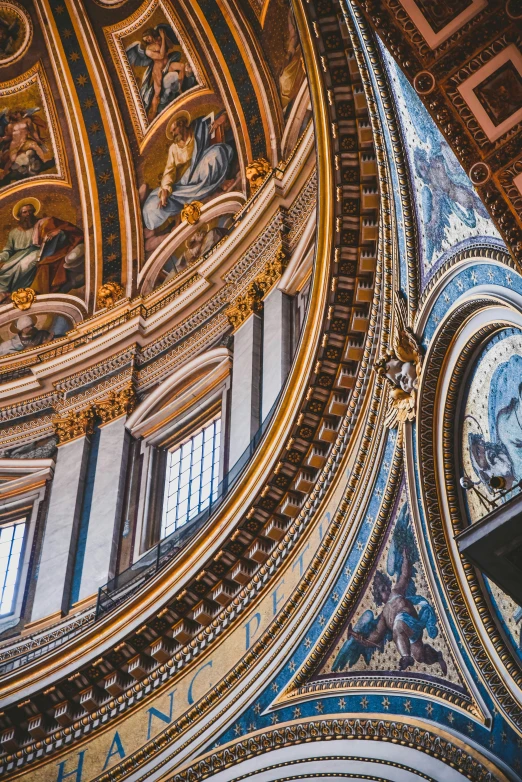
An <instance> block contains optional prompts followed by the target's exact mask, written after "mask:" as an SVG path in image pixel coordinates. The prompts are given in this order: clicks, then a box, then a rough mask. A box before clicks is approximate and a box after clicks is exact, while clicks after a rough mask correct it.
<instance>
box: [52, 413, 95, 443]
mask: <svg viewBox="0 0 522 782" xmlns="http://www.w3.org/2000/svg"><path fill="white" fill-rule="evenodd" d="M94 423H95V412H94V409H93V407H92V406H89V407H86V408H84V409H83V410H72V411H71V412H69V413H65V414H62V415H59V416H56V417H55V418H53V427H54V431H55V433H56V436H57V437H58V445H64V444H65V443H68V442H71V440H77V439H78V437H85V436H87V435H90V434H92V433H93V431H94Z"/></svg>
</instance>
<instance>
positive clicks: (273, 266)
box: [226, 247, 288, 331]
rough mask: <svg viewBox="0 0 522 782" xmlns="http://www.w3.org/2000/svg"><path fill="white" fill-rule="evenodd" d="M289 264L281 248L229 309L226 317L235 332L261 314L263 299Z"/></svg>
mask: <svg viewBox="0 0 522 782" xmlns="http://www.w3.org/2000/svg"><path fill="white" fill-rule="evenodd" d="M287 263H288V256H287V253H286V252H285V251H284V250H283V248H282V247H280V248H279V250H278V251H277V252H276V254H275V256H274V257H273V258H272V259H270V260H269V261H267V263H266V264H265V266H264V268H263V270H262V271H261V272H260V274H258V275H257V277H256V278H255V279H254V281H253V282H251V283H250V285H249V286H248V288H247V289H246V291H245V292H244V293H241V294H240V295H239V296H238V297H237V298H236V299H235V300H234V301H233V303H232V304H231V305H230V307H228V309H227V311H226V316H227V318H228V320H229V323H230V325H231V326H232V328H233V329H234V331H237V329H238V328H239V327H240V326H241V325H242V324H243V323H244V322H245V320H247V318H249V317H250V315H252V314H253V313H255V312H261V310H262V309H263V299H264V298H265V297H266V296H267V294H268V293H269V292H270V291H271V290H272V288H273V287H274V285H275V284H276V282H277V281H278V279H279V278H280V277H281V275H282V273H283V271H284V270H285V268H286V265H287Z"/></svg>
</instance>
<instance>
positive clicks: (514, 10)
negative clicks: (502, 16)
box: [506, 0, 522, 19]
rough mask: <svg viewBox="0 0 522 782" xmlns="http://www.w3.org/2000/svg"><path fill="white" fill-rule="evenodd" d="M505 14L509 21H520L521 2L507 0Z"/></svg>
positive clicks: (521, 12)
mask: <svg viewBox="0 0 522 782" xmlns="http://www.w3.org/2000/svg"><path fill="white" fill-rule="evenodd" d="M506 14H507V15H508V16H509V18H510V19H522V2H521V0H508V1H507V3H506Z"/></svg>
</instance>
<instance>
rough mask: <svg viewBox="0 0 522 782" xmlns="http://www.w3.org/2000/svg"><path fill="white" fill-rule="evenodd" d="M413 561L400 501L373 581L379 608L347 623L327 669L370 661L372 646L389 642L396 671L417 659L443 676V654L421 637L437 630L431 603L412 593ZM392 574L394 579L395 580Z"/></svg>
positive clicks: (412, 542)
mask: <svg viewBox="0 0 522 782" xmlns="http://www.w3.org/2000/svg"><path fill="white" fill-rule="evenodd" d="M418 561H419V555H418V552H417V546H416V543H415V538H414V535H413V531H412V529H411V525H410V516H409V512H408V504H407V503H406V502H405V503H404V505H403V506H402V509H401V512H400V514H399V517H398V520H397V524H396V526H395V530H394V532H393V537H392V541H391V545H390V548H389V551H388V558H387V563H386V570H387V571H388V572H387V573H384V572H383V571H382V570H377V572H376V573H375V576H374V579H373V585H372V586H373V598H374V600H375V604H376V605H377V606H379V607H380V606H383V609H382V611H381V613H380V614H378V615H377V616H374V614H373V611H372V610H371V609H368V610H367V611H365V612H364V613H363V614H362V616H361V617H360V619H358V621H357V622H356V623H355V625H354V626H353V627H352V625H351V624H350V625H349V627H348V638H347V640H346V641H345V643H344V644H343V646H342V647H341V650H340V651H339V654H338V655H337V657H336V659H335V661H334V664H333V666H332V671H334V672H339V671H345V670H346V669H347V668H352V667H353V666H354V665H355V664H356V662H357V661H358V660H359V658H360V657H362V658H363V659H364V661H365V663H366V665H369V664H370V661H371V659H372V656H373V653H374V652H375V650H378V651H379V652H383V651H384V647H385V646H386V645H387V644H388V643H389V642H390V641H392V640H393V642H394V644H395V646H396V648H397V651H398V652H399V654H400V661H399V670H401V671H405V670H407V669H408V668H410V667H411V666H412V665H414V664H415V663H416V662H417V663H422V664H424V665H434V664H435V663H438V664H439V666H440V669H441V671H442V674H443V675H444V676H445V675H446V673H447V670H448V668H447V665H446V662H445V660H444V657H443V655H442V652H438V651H437V650H436V649H434V648H433V646H431V645H430V644H429V643H425V642H424V641H423V636H424V631H425V630H426V631H427V633H428V635H429V637H430V638H436V637H437V635H438V628H437V617H436V615H435V611H434V610H433V607H432V606H431V604H430V603H429V602H428V601H427V599H426V598H425V597H423V596H422V595H417V594H416V587H415V581H414V578H415V575H416V570H415V564H416V563H417V562H418ZM393 577H395V578H396V581H395V584H393V582H392V578H393Z"/></svg>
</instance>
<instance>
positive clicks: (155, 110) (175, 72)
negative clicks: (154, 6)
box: [126, 24, 196, 122]
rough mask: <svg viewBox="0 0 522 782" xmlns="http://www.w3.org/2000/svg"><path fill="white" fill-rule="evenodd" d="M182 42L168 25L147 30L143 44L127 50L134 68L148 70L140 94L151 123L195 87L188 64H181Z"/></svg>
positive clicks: (128, 57) (194, 79)
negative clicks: (183, 94) (181, 95)
mask: <svg viewBox="0 0 522 782" xmlns="http://www.w3.org/2000/svg"><path fill="white" fill-rule="evenodd" d="M172 45H174V46H176V47H179V41H178V39H177V37H176V34H175V33H174V30H173V29H172V27H171V26H170V25H169V24H158V25H157V26H156V27H154V28H152V27H151V28H149V29H147V30H145V31H144V32H143V34H142V37H141V43H140V42H136V43H133V44H132V45H131V46H129V47H128V48H127V49H126V54H127V59H128V61H129V63H130V64H131V65H136V66H138V67H142V68H143V67H144V68H146V70H145V73H144V74H143V78H142V80H141V86H140V94H141V99H142V101H143V105H144V107H145V111H146V112H147V118H148V120H149V122H152V120H153V119H154V118H155V117H156V116H157V115H158V114H159V113H160V112H161V111H163V109H164V108H165V107H166V106H168V105H169V103H172V101H173V100H174V99H175V98H176V97H177V96H178V95H179V94H180V93H181V92H185V91H186V90H189V89H190V88H191V87H194V86H195V84H196V78H195V76H194V73H193V71H192V67H191V65H190V63H189V62H188V61H185V62H181V51H179V50H173V49H172Z"/></svg>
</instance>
